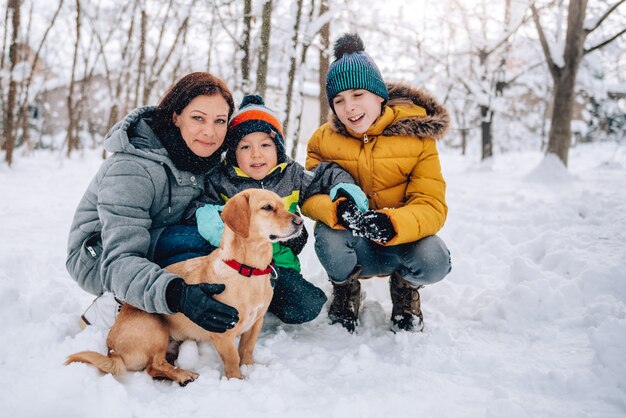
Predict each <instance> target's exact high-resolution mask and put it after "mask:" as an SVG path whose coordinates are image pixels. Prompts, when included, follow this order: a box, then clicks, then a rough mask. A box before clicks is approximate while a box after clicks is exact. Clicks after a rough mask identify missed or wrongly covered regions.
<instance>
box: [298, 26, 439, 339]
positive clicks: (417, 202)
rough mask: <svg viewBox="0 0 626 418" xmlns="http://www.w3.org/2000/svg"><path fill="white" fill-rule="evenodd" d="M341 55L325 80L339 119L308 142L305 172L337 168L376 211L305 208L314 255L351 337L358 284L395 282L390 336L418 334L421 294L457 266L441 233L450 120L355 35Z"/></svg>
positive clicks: (310, 203)
mask: <svg viewBox="0 0 626 418" xmlns="http://www.w3.org/2000/svg"><path fill="white" fill-rule="evenodd" d="M335 58H336V59H335V61H334V62H333V63H332V64H331V66H330V69H329V71H328V74H327V76H326V94H327V96H328V101H329V104H330V108H331V109H332V111H333V114H332V115H331V118H330V121H329V122H328V123H326V124H324V125H322V126H321V127H320V128H319V129H318V130H317V131H316V132H315V133H314V134H313V136H312V137H311V139H310V140H309V142H308V145H307V159H306V168H307V169H312V168H314V167H315V166H317V165H318V164H319V163H321V162H326V161H333V162H336V163H337V164H339V165H340V166H341V167H342V168H343V169H345V170H346V171H347V172H349V173H350V174H351V175H352V177H354V179H355V181H356V183H357V184H358V185H359V186H360V187H361V188H362V189H363V191H364V192H365V193H366V195H367V197H368V200H369V208H370V209H369V210H367V211H361V210H360V209H359V207H358V206H357V204H356V203H358V202H355V201H354V200H353V199H352V198H351V197H350V196H349V195H348V194H342V193H339V194H336V195H331V196H329V195H321V194H319V195H314V196H312V197H311V198H309V199H308V200H307V201H306V202H305V203H304V205H303V206H302V211H303V213H304V214H305V215H307V216H309V217H311V218H313V219H316V220H318V221H321V222H317V224H316V227H315V250H316V253H317V255H318V257H319V259H320V262H321V263H322V266H323V267H324V269H325V270H326V272H327V273H328V276H329V278H330V280H331V282H332V284H333V301H332V302H331V305H330V308H329V311H328V316H329V319H330V321H331V323H340V324H341V325H342V326H343V327H345V328H346V329H347V330H348V331H350V332H353V331H354V330H355V327H356V325H357V323H358V314H359V306H360V303H361V286H360V283H359V280H358V279H359V278H364V277H371V276H390V277H391V278H390V292H391V300H392V304H393V308H392V313H391V329H392V331H394V332H396V331H399V330H404V331H421V330H422V329H423V327H424V321H423V315H422V311H421V306H420V295H419V291H418V289H420V288H421V287H423V286H424V285H427V284H432V283H436V282H438V281H440V280H442V279H443V278H444V277H445V276H446V275H447V274H448V273H449V272H450V269H451V262H450V252H449V250H448V248H447V247H446V245H445V243H444V242H443V241H442V240H441V239H440V238H439V237H437V236H436V235H435V234H436V233H437V231H439V230H440V229H441V228H442V227H443V224H444V222H445V220H446V216H447V213H448V207H447V205H446V202H445V190H446V183H445V181H444V179H443V176H442V174H441V165H440V162H439V154H438V152H437V147H436V140H437V139H439V138H441V137H442V136H443V134H444V133H445V131H446V129H447V127H448V124H449V117H448V113H447V111H446V109H445V108H444V107H443V106H441V105H440V104H439V103H438V102H437V101H436V100H435V99H434V98H433V97H431V96H430V95H429V94H428V93H426V92H424V91H423V90H420V89H415V88H412V87H410V86H407V85H403V84H399V83H396V84H385V83H384V81H383V79H382V76H381V74H380V71H379V70H378V68H377V66H376V64H375V63H374V61H373V60H372V58H371V57H370V56H369V55H368V54H367V53H366V52H365V47H364V45H363V41H362V40H361V39H360V38H359V36H358V35H356V34H346V35H344V36H342V37H341V38H340V39H339V40H337V42H336V43H335ZM360 206H361V207H362V205H360Z"/></svg>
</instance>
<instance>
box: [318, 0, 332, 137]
mask: <svg viewBox="0 0 626 418" xmlns="http://www.w3.org/2000/svg"><path fill="white" fill-rule="evenodd" d="M326 13H329V11H328V0H322V1H321V2H320V11H319V16H320V17H321V16H324V15H325V14H326ZM320 44H321V45H320V53H319V62H320V68H319V86H320V125H322V124H324V123H325V122H326V117H327V115H328V112H329V111H330V106H329V105H328V98H327V97H326V74H327V73H328V68H329V67H330V58H329V56H328V52H329V50H330V21H328V20H327V21H326V22H325V23H324V24H323V25H322V27H321V29H320Z"/></svg>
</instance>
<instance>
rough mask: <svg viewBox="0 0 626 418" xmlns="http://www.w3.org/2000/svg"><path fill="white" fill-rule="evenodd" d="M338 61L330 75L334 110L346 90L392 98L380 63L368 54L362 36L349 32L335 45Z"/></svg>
mask: <svg viewBox="0 0 626 418" xmlns="http://www.w3.org/2000/svg"><path fill="white" fill-rule="evenodd" d="M334 50H335V61H333V63H332V64H330V68H329V70H328V74H326V96H327V97H328V104H329V105H330V108H331V109H332V110H333V112H334V111H335V108H334V107H333V99H334V98H335V96H336V95H338V94H339V93H341V92H342V91H345V90H351V89H355V90H357V89H363V90H367V91H369V92H372V93H374V94H375V95H377V96H379V97H382V98H383V99H384V101H385V103H386V102H387V100H388V99H389V94H388V92H387V86H386V85H385V82H384V81H383V77H382V75H381V74H380V71H379V70H378V67H377V66H376V63H375V62H374V60H373V59H372V57H370V56H369V55H368V54H367V52H365V45H364V44H363V41H362V40H361V38H360V37H359V35H358V34H356V33H354V34H350V33H346V34H344V35H343V36H342V37H341V38H339V39H337V41H336V42H335V48H334Z"/></svg>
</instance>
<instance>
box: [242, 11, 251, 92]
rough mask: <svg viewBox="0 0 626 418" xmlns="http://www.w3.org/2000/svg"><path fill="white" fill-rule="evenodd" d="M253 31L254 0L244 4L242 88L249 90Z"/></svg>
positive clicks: (245, 90)
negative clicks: (251, 34) (251, 35)
mask: <svg viewBox="0 0 626 418" xmlns="http://www.w3.org/2000/svg"><path fill="white" fill-rule="evenodd" d="M251 31H252V0H245V1H244V4H243V45H242V48H241V49H242V50H243V57H242V58H241V82H242V86H241V88H242V90H243V91H244V92H248V89H249V87H250V32H251Z"/></svg>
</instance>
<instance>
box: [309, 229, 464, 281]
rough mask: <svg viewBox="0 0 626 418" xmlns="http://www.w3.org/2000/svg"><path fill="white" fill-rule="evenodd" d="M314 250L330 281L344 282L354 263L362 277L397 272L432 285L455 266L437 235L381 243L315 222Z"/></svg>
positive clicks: (407, 278) (406, 277) (412, 279)
mask: <svg viewBox="0 0 626 418" xmlns="http://www.w3.org/2000/svg"><path fill="white" fill-rule="evenodd" d="M315 252H316V253H317V257H318V258H319V260H320V263H321V264H322V266H323V267H324V269H325V270H326V272H327V273H328V276H329V278H330V279H331V281H333V282H336V283H341V282H343V281H345V280H346V279H347V278H348V276H349V275H350V273H352V271H353V270H354V268H355V266H356V265H357V264H358V265H360V266H361V267H362V268H363V270H362V272H361V274H360V276H361V277H368V276H389V275H390V274H391V273H393V272H394V271H397V272H398V273H399V274H400V276H401V277H403V278H404V279H405V280H407V281H408V282H409V283H411V284H413V285H427V284H433V283H436V282H438V281H440V280H442V279H443V278H444V277H445V276H446V275H447V274H448V273H449V272H450V270H451V269H452V265H451V260H450V251H449V250H448V247H446V244H445V243H444V242H443V241H442V240H441V238H439V237H437V236H436V235H431V236H429V237H425V238H422V239H421V240H419V241H415V242H410V243H407V244H399V245H393V246H388V247H385V246H382V245H378V244H376V243H373V242H372V241H370V240H368V239H366V238H362V237H357V236H354V235H352V232H351V231H346V230H337V229H332V228H329V227H328V226H326V225H324V224H323V223H321V222H317V223H316V225H315Z"/></svg>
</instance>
